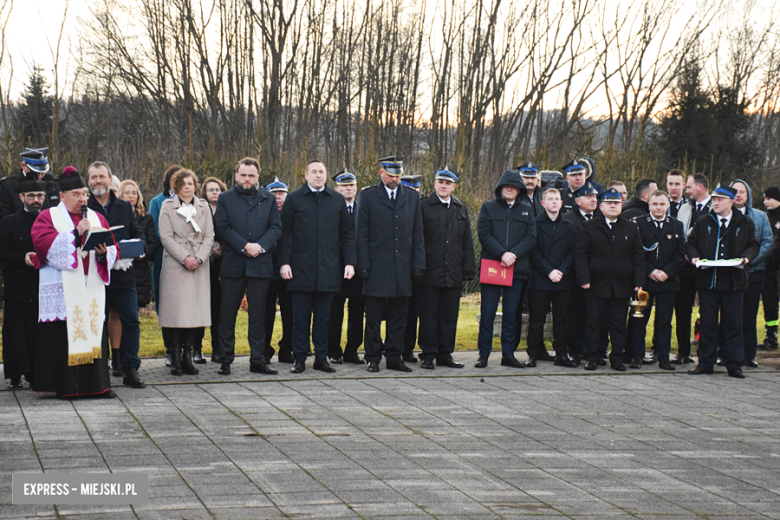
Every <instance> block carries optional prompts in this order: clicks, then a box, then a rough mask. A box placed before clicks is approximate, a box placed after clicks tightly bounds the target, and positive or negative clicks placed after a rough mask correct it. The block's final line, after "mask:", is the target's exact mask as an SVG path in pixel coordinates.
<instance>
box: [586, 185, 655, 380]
mask: <svg viewBox="0 0 780 520" xmlns="http://www.w3.org/2000/svg"><path fill="white" fill-rule="evenodd" d="M599 208H600V209H601V213H602V215H600V216H598V217H595V218H594V219H592V220H590V221H589V222H586V223H585V224H584V225H583V226H582V232H581V233H580V234H579V235H578V236H577V246H576V250H575V251H576V252H575V255H574V259H575V266H576V274H577V283H579V285H580V287H582V288H583V289H584V290H585V299H586V300H587V301H586V306H587V318H586V320H587V321H586V325H585V342H584V346H583V350H584V351H585V356H586V359H587V361H586V363H585V370H596V366H597V365H596V359H597V357H598V354H597V350H598V346H599V342H600V337H601V329H602V327H603V326H604V324H605V323H607V322H608V323H609V336H610V339H611V340H612V352H611V353H610V356H609V361H610V364H611V365H612V369H613V370H617V371H619V372H624V371H625V370H626V367H625V365H624V364H623V348H624V347H625V343H626V314H627V311H628V300H629V298H630V297H631V294H632V292H636V291H638V290H640V289H641V288H642V284H643V283H644V280H645V257H644V253H643V251H642V238H641V237H640V236H639V229H638V228H637V227H636V224H635V223H633V222H631V221H628V220H624V219H621V218H620V212H621V209H622V199H621V197H620V193H619V192H618V191H617V190H615V189H614V188H612V189H610V190H607V191H605V192H604V193H603V194H602V195H601V204H600V205H599Z"/></svg>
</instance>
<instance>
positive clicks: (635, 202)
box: [620, 179, 658, 220]
mask: <svg viewBox="0 0 780 520" xmlns="http://www.w3.org/2000/svg"><path fill="white" fill-rule="evenodd" d="M656 190H658V185H657V184H656V183H655V181H654V180H653V179H640V180H638V181H637V183H636V185H635V186H634V194H633V195H632V196H631V198H630V199H628V201H626V203H625V204H623V211H622V212H621V213H620V217H621V218H624V219H626V220H633V219H634V218H636V217H643V216H646V215H649V214H650V206H649V205H648V202H649V200H650V195H651V194H653V193H655V192H656Z"/></svg>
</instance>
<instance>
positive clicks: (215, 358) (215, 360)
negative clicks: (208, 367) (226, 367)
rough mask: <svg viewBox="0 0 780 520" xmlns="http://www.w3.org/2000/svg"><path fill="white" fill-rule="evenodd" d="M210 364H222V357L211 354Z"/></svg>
mask: <svg viewBox="0 0 780 520" xmlns="http://www.w3.org/2000/svg"><path fill="white" fill-rule="evenodd" d="M211 362H212V363H220V364H222V356H220V355H219V354H212V355H211Z"/></svg>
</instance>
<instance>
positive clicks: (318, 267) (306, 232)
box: [279, 160, 356, 374]
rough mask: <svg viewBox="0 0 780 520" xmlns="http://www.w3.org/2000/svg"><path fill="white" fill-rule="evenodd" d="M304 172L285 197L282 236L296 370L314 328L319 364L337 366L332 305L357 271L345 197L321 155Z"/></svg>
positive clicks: (319, 367) (320, 367)
mask: <svg viewBox="0 0 780 520" xmlns="http://www.w3.org/2000/svg"><path fill="white" fill-rule="evenodd" d="M305 177H306V184H304V185H303V186H301V187H300V188H298V189H297V190H295V191H293V192H292V193H290V194H289V195H288V196H287V200H285V201H284V206H282V238H281V239H280V240H279V263H280V264H281V265H282V267H281V269H280V272H281V274H282V278H284V279H285V280H288V282H287V290H288V291H290V293H292V309H293V336H292V348H293V356H294V357H295V363H294V364H293V367H292V371H293V373H296V374H299V373H301V372H303V371H304V370H305V369H306V356H307V355H308V352H309V333H310V332H311V341H312V342H313V343H314V370H321V371H322V372H335V369H334V368H333V367H331V366H330V364H329V363H328V322H329V321H330V306H331V303H332V302H333V296H334V295H335V294H337V293H338V292H339V291H340V290H341V280H342V279H347V280H349V279H350V278H352V277H353V276H354V275H355V263H356V261H355V229H354V227H353V225H352V217H351V216H350V214H349V211H348V210H347V205H346V204H345V203H344V197H343V196H342V195H341V194H340V193H337V192H335V191H334V190H333V189H332V188H330V187H329V186H326V185H325V183H326V182H327V180H328V171H327V169H326V168H325V165H324V164H323V163H322V161H319V160H313V161H310V162H309V164H308V165H307V166H306V176H305ZM342 259H343V263H342ZM312 316H313V318H314V321H313V322H312ZM310 326H311V330H310Z"/></svg>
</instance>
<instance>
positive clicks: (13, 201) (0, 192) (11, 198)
mask: <svg viewBox="0 0 780 520" xmlns="http://www.w3.org/2000/svg"><path fill="white" fill-rule="evenodd" d="M48 154H49V149H48V148H25V149H24V151H23V152H22V153H21V154H20V155H21V157H22V161H21V162H20V163H19V165H20V167H21V171H19V172H18V173H16V174H12V175H9V176H8V177H5V178H3V179H2V180H0V219H1V218H3V217H7V216H8V215H11V214H13V213H16V212H18V211H21V209H22V208H23V207H24V204H23V203H22V201H20V200H19V192H18V185H19V183H20V182H23V181H26V180H28V179H27V176H28V175H29V174H30V173H32V174H35V175H36V176H37V177H38V180H39V181H41V182H43V183H44V185H45V186H44V190H43V191H44V192H45V193H46V198H45V199H44V201H43V206H42V207H41V210H44V209H47V208H51V207H54V206H56V205H57V204H59V203H60V186H59V184H58V183H57V179H55V178H54V175H52V174H51V172H50V171H49V157H48Z"/></svg>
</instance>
